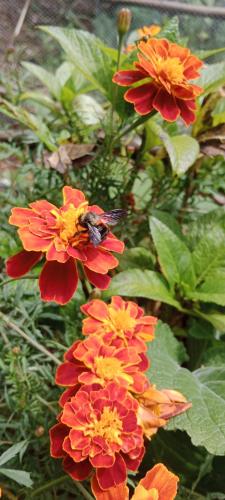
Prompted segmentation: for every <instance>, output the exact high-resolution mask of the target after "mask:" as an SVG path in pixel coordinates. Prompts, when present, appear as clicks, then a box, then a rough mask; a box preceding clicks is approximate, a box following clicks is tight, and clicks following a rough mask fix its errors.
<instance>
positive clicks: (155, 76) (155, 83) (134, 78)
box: [113, 38, 203, 126]
mask: <svg viewBox="0 0 225 500" xmlns="http://www.w3.org/2000/svg"><path fill="white" fill-rule="evenodd" d="M138 50H139V52H138V55H137V57H138V62H135V63H134V65H135V69H130V70H121V71H118V72H117V73H115V75H114V77H113V81H114V82H115V83H117V84H118V85H122V86H124V87H129V86H130V85H132V84H134V83H135V84H137V83H139V84H140V85H139V86H135V87H134V88H131V89H129V90H128V91H127V92H126V93H125V95H124V98H125V100H126V101H128V102H131V103H133V104H134V109H135V111H136V112H137V113H139V114H140V115H147V114H148V113H151V111H153V110H156V111H159V113H160V114H161V115H162V117H163V118H164V120H167V121H169V122H173V121H175V120H177V118H179V117H181V118H182V119H183V121H184V122H185V123H186V125H187V126H188V125H190V124H191V123H193V122H194V120H195V109H196V103H195V99H196V97H197V96H199V95H200V94H201V93H202V91H203V89H202V88H200V87H198V86H197V85H194V84H193V83H190V81H189V80H193V79H195V78H198V76H199V69H200V68H201V67H202V64H203V63H202V62H201V61H200V60H199V59H198V58H197V57H195V56H194V55H192V54H191V52H190V50H189V49H187V48H185V47H181V46H179V45H177V44H176V43H171V42H169V41H168V40H166V39H156V38H149V39H148V40H147V41H140V42H139V43H138ZM142 80H143V81H144V82H143V83H142Z"/></svg>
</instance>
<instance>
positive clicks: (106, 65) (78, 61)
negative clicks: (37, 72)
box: [41, 26, 112, 95]
mask: <svg viewBox="0 0 225 500" xmlns="http://www.w3.org/2000/svg"><path fill="white" fill-rule="evenodd" d="M41 29H42V30H43V31H45V32H46V33H48V34H49V35H51V36H52V37H53V38H55V39H56V40H57V42H58V43H59V44H60V45H61V47H62V48H63V50H64V51H65V53H66V55H67V57H68V59H69V61H70V62H72V63H73V65H74V67H75V68H76V70H77V71H79V72H80V73H81V74H82V75H83V76H84V78H85V79H86V80H88V81H89V82H91V83H92V84H93V86H94V88H96V89H98V90H100V91H101V92H103V93H104V94H106V95H110V94H111V89H112V70H111V66H112V59H111V58H110V57H109V56H108V55H107V54H106V53H105V52H104V51H103V50H102V49H101V42H100V41H99V40H98V38H97V37H96V36H95V35H93V34H91V33H88V32H87V31H82V30H74V29H70V28H60V27H56V26H41Z"/></svg>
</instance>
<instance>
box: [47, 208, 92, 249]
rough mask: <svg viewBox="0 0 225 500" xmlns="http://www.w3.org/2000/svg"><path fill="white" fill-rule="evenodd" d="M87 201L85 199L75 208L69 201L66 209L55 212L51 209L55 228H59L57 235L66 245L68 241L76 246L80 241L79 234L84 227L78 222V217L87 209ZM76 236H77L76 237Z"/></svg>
mask: <svg viewBox="0 0 225 500" xmlns="http://www.w3.org/2000/svg"><path fill="white" fill-rule="evenodd" d="M87 206H88V202H87V201H85V202H83V203H81V204H80V205H79V207H78V208H75V207H74V205H73V204H72V203H70V205H69V207H68V208H67V210H61V211H60V212H57V211H56V210H52V211H51V213H52V215H54V216H55V218H56V226H55V227H56V228H57V229H58V230H59V233H58V236H59V238H60V240H61V241H62V242H63V243H64V245H67V244H68V243H69V242H70V243H71V244H72V245H73V246H76V244H77V243H78V242H79V241H80V236H81V235H82V234H84V233H82V231H84V228H83V227H82V226H80V224H79V218H80V216H81V215H83V214H84V213H85V212H86V211H87ZM77 237H78V238H77Z"/></svg>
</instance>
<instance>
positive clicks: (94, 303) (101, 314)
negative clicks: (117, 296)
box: [81, 299, 108, 321]
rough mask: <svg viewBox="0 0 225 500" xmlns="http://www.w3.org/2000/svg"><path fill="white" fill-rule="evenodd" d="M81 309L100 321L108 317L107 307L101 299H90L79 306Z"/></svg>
mask: <svg viewBox="0 0 225 500" xmlns="http://www.w3.org/2000/svg"><path fill="white" fill-rule="evenodd" d="M81 311H82V312H84V313H85V314H89V315H90V316H92V317H93V318H95V319H99V320H100V321H102V320H103V319H107V318H108V307H107V305H106V304H105V302H103V300H99V299H95V300H91V301H90V302H88V303H87V304H84V305H83V306H81Z"/></svg>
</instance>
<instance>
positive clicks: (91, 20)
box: [0, 0, 225, 66]
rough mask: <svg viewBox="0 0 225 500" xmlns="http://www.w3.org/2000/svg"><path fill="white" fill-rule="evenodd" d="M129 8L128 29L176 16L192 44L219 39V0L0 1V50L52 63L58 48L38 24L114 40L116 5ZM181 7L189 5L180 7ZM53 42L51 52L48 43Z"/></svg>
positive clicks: (223, 13)
mask: <svg viewBox="0 0 225 500" xmlns="http://www.w3.org/2000/svg"><path fill="white" fill-rule="evenodd" d="M123 6H127V7H130V8H131V10H132V13H133V22H132V29H136V28H138V27H140V26H143V25H149V24H160V25H161V24H164V23H165V22H166V21H167V20H168V19H169V18H171V17H173V16H174V15H177V16H178V17H179V21H180V28H181V32H182V34H183V35H184V36H185V37H187V41H188V44H189V46H190V47H191V48H192V49H195V48H197V49H198V50H199V49H207V48H216V47H221V46H223V44H224V32H225V3H224V0H197V1H195V0H182V1H181V2H179V1H174V0H153V1H152V2H151V1H150V0H136V1H135V0H132V1H131V2H129V1H125V2H122V1H121V2H118V1H115V0H106V1H104V0H85V1H84V0H1V2H0V19H1V21H0V55H1V58H3V60H4V59H5V54H6V53H7V52H8V51H10V49H11V48H12V47H13V46H14V50H16V51H17V53H18V57H19V58H20V57H21V58H22V59H26V60H27V59H29V60H31V61H32V60H33V61H36V62H39V63H42V64H43V63H46V65H50V66H51V65H53V66H54V64H53V57H52V56H53V55H56V54H57V52H55V51H57V50H58V49H57V48H56V44H55V43H54V42H53V41H49V37H47V36H46V35H44V34H43V33H40V32H39V30H37V29H36V28H37V26H38V25H42V24H47V25H55V26H56V25H58V26H70V27H76V28H81V29H88V30H89V31H91V32H94V33H95V34H96V35H98V36H99V37H101V38H102V39H103V40H104V41H105V42H106V43H107V44H109V45H111V46H115V45H116V29H115V19H116V16H115V14H116V12H117V11H118V9H119V8H121V7H123ZM185 8H187V9H190V10H189V12H185ZM51 43H52V45H53V47H52V51H53V52H51V50H50V49H51V46H50V45H49V44H51Z"/></svg>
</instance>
